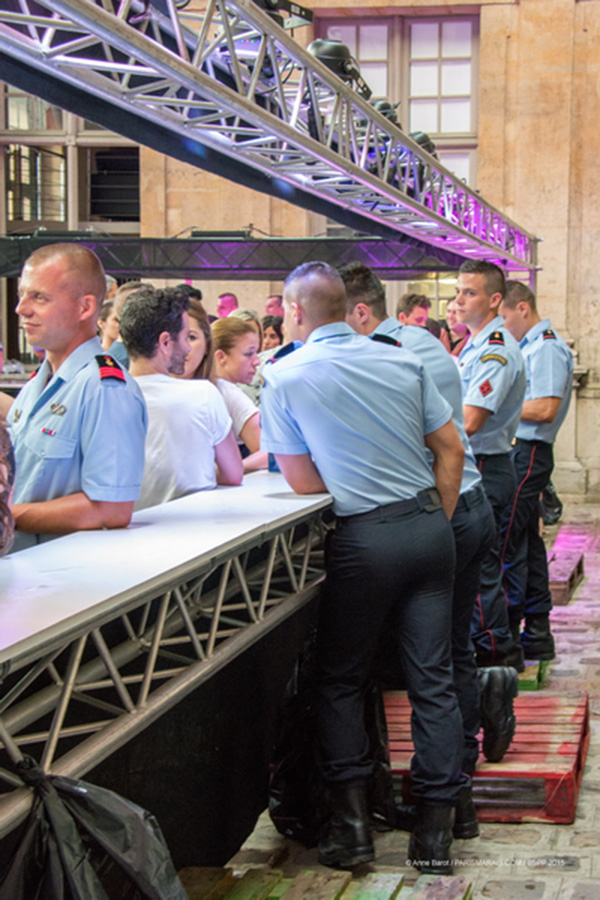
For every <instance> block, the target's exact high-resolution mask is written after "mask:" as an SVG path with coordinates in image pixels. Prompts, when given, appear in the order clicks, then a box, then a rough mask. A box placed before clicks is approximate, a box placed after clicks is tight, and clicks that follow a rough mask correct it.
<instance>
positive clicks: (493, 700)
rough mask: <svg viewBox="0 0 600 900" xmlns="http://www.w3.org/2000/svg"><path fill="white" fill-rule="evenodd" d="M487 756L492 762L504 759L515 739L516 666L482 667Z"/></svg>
mask: <svg viewBox="0 0 600 900" xmlns="http://www.w3.org/2000/svg"><path fill="white" fill-rule="evenodd" d="M477 674H478V675H479V686H480V689H481V725H482V728H483V742H482V743H483V755H484V756H485V758H486V759H487V761H488V762H500V760H501V759H502V757H503V756H504V754H505V753H506V751H507V750H508V748H509V747H510V742H511V741H512V739H513V737H514V734H515V728H516V724H517V720H516V718H515V713H514V708H513V700H514V698H515V697H516V696H517V694H518V693H519V679H518V676H517V673H516V672H515V670H514V669H513V668H506V667H505V666H492V667H491V668H489V669H479V670H478V673H477Z"/></svg>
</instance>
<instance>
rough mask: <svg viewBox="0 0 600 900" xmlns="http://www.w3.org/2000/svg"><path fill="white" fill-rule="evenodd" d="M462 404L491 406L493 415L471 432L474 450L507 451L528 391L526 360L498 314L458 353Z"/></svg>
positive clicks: (485, 451)
mask: <svg viewBox="0 0 600 900" xmlns="http://www.w3.org/2000/svg"><path fill="white" fill-rule="evenodd" d="M458 370H459V373H460V378H461V381H462V391H463V405H464V406H478V407H481V408H482V409H488V410H489V411H490V415H489V416H488V418H487V420H486V421H485V422H484V424H483V425H482V426H481V428H480V429H479V431H477V432H476V433H475V434H473V435H471V438H470V440H471V447H472V448H473V452H474V453H475V454H482V455H483V456H489V455H491V454H494V453H508V452H509V450H510V448H511V443H512V439H513V438H514V436H515V433H516V430H517V425H518V424H519V419H520V418H521V406H522V405H523V396H524V394H525V381H526V379H525V363H524V361H523V355H522V353H521V351H520V350H519V345H518V344H517V342H516V341H515V339H514V337H513V336H512V334H510V332H509V331H507V329H506V328H505V327H504V319H503V318H502V316H496V317H495V318H494V319H492V321H491V322H489V323H488V324H487V325H486V326H485V328H484V329H482V331H480V332H479V334H478V335H476V336H473V335H470V337H469V339H468V341H467V343H466V344H465V346H464V347H463V348H462V350H461V352H460V356H459V357H458Z"/></svg>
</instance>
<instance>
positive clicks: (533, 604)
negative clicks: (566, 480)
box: [502, 438, 554, 623]
mask: <svg viewBox="0 0 600 900" xmlns="http://www.w3.org/2000/svg"><path fill="white" fill-rule="evenodd" d="M512 461H513V463H514V466H515V469H516V473H517V491H516V494H515V497H514V500H513V503H512V504H511V506H510V507H509V509H507V510H506V511H505V514H504V516H503V520H502V564H503V570H504V589H505V592H506V596H507V598H508V603H509V608H508V615H509V618H510V620H511V622H515V623H517V622H520V621H521V619H522V618H523V616H525V615H528V616H530V615H547V614H548V613H549V612H550V610H551V609H552V595H551V593H550V586H549V583H548V562H547V557H546V547H545V545H544V539H543V538H542V536H541V535H540V494H541V492H542V491H543V490H544V488H545V487H546V486H547V484H548V482H549V481H550V476H551V474H552V469H553V468H554V454H553V450H552V444H548V443H546V442H545V441H523V440H521V439H520V438H517V440H516V443H515V449H514V450H513V452H512Z"/></svg>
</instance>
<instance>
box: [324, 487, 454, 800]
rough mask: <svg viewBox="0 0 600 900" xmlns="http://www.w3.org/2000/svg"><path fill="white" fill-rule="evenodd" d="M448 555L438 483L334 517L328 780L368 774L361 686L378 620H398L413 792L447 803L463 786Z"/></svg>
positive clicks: (328, 619) (328, 602)
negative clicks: (413, 495) (412, 750)
mask: <svg viewBox="0 0 600 900" xmlns="http://www.w3.org/2000/svg"><path fill="white" fill-rule="evenodd" d="M454 560H455V556H454V541H453V539H452V531H451V529H450V524H449V522H448V520H447V518H446V515H445V513H444V511H443V509H442V508H441V505H440V498H439V495H438V493H437V491H435V490H431V491H426V492H422V493H420V494H419V496H418V497H417V498H414V499H413V500H406V501H400V502H398V503H392V504H390V505H389V506H382V507H378V508H377V509H375V510H372V511H370V512H367V513H364V514H362V515H356V516H347V517H339V518H338V519H337V524H336V529H335V531H334V532H333V533H332V534H331V535H330V540H329V542H328V546H327V578H326V582H325V586H324V591H323V598H322V601H321V605H320V613H319V638H318V672H319V674H318V703H317V721H318V734H319V757H320V759H319V762H320V768H321V773H322V775H323V778H324V779H325V781H327V782H330V783H331V782H341V781H346V780H351V779H359V778H367V777H368V776H369V775H370V774H371V771H372V764H371V761H370V759H369V742H368V738H367V734H366V731H365V727H364V692H365V688H366V686H367V684H368V682H369V677H370V674H371V669H372V667H373V662H374V658H375V655H376V652H377V648H378V639H379V635H380V631H381V629H382V626H383V625H384V623H386V620H388V618H390V619H391V618H394V619H395V623H396V624H395V626H394V627H395V629H396V634H395V640H396V646H397V652H398V653H399V654H400V655H401V658H402V664H403V669H404V672H405V676H406V682H407V687H408V695H409V699H410V702H411V706H412V723H411V724H412V737H413V742H414V746H415V755H414V757H413V760H412V766H411V773H412V788H413V792H414V794H415V796H416V797H418V798H419V799H421V800H423V801H425V802H428V803H432V804H436V803H437V804H438V805H453V804H454V803H456V800H457V798H458V793H459V791H460V788H461V787H462V786H464V785H465V784H468V779H467V778H466V777H465V776H463V775H462V764H463V735H462V721H461V715H460V711H459V708H458V703H457V699H456V693H455V691H454V687H453V684H452V661H451V642H450V634H451V617H452V609H451V606H452V604H451V596H452V595H451V585H452V576H453V573H454ZM392 614H395V615H392Z"/></svg>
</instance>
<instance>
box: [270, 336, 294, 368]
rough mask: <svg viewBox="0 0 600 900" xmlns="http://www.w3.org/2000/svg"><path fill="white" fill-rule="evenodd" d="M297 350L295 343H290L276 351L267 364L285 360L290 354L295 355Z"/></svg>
mask: <svg viewBox="0 0 600 900" xmlns="http://www.w3.org/2000/svg"><path fill="white" fill-rule="evenodd" d="M295 349H296V344H295V343H294V341H290V342H289V343H288V344H284V345H283V347H279V349H278V350H276V351H275V353H274V354H273V356H270V357H269V359H268V360H267V362H270V363H274V362H277V360H278V359H283V357H284V356H287V355H288V353H293V352H294V350H295Z"/></svg>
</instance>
